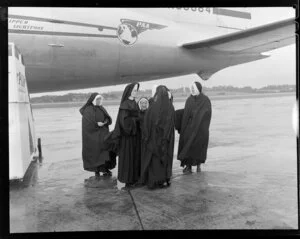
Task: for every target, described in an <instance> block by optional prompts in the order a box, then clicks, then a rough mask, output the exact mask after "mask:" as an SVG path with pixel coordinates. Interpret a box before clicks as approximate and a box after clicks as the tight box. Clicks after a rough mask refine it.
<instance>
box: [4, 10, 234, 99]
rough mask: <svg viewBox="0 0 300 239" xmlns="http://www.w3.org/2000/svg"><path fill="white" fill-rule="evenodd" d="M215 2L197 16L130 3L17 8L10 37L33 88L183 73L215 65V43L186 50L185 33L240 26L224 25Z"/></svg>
mask: <svg viewBox="0 0 300 239" xmlns="http://www.w3.org/2000/svg"><path fill="white" fill-rule="evenodd" d="M210 9H211V11H210V10H209V9H204V10H202V12H200V10H199V9H198V12H195V13H197V14H199V23H198V21H197V22H196V23H195V22H190V21H189V19H188V18H187V21H181V22H175V21H174V19H176V18H175V17H176V15H174V16H173V17H171V18H169V19H168V18H162V17H161V16H157V15H156V16H155V15H151V14H149V13H147V12H146V13H143V14H140V13H139V12H138V11H137V10H128V9H115V8H112V9H105V8H93V9H88V8H80V9H78V8H77V9H76V8H68V9H64V8H59V9H53V8H52V9H50V8H42V9H41V8H30V9H29V10H30V11H28V12H24V10H23V12H21V11H20V10H19V9H13V8H11V9H9V42H13V43H15V44H16V46H17V47H18V48H19V50H20V51H21V53H22V54H23V56H24V60H25V66H26V78H27V81H28V87H29V91H30V93H36V92H47V91H58V90H71V89H82V88H91V87H99V86H107V85H116V84H124V83H128V82H132V81H147V80H154V79H159V78H167V77H173V76H180V75H186V74H191V73H198V72H199V71H201V70H209V69H211V68H212V61H211V56H210V54H209V51H208V52H207V54H205V52H204V53H203V54H202V55H199V54H196V53H195V52H193V51H187V50H185V49H182V48H180V47H178V44H180V42H181V41H184V40H186V39H189V40H190V39H193V38H195V39H199V38H200V39H206V38H208V37H214V36H219V35H222V34H225V33H229V32H234V31H237V30H238V29H237V28H235V29H234V28H230V27H224V26H220V24H219V21H218V15H216V14H212V11H213V9H212V8H210ZM167 11H168V12H172V14H177V13H176V12H174V11H175V10H174V9H167ZM182 11H187V9H186V10H182ZM191 11H193V10H191ZM196 11H197V10H196ZM157 13H159V10H158V11H157ZM161 15H162V14H161ZM169 16H172V15H169ZM173 18H174V19H173ZM182 19H183V18H182ZM201 19H202V21H200V20H201ZM227 59H228V57H227ZM218 64H225V65H226V64H227V63H226V62H225V61H224V62H220V63H218Z"/></svg>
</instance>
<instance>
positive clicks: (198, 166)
mask: <svg viewBox="0 0 300 239" xmlns="http://www.w3.org/2000/svg"><path fill="white" fill-rule="evenodd" d="M200 172H201V167H200V165H197V173H200Z"/></svg>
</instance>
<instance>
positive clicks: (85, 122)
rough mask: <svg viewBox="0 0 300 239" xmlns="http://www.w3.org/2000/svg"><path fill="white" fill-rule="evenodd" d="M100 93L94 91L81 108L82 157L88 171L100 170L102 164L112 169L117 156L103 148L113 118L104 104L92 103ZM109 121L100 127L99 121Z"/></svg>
mask: <svg viewBox="0 0 300 239" xmlns="http://www.w3.org/2000/svg"><path fill="white" fill-rule="evenodd" d="M97 95H98V93H93V94H92V95H91V96H90V98H89V99H88V101H87V103H86V104H85V105H84V106H83V107H82V108H81V109H80V113H81V115H82V159H83V168H84V169H85V170H87V171H93V172H95V171H98V168H99V167H100V166H104V165H105V167H106V168H108V169H112V168H114V167H115V165H116V161H115V158H114V157H112V155H111V154H110V153H109V152H108V151H107V150H105V149H104V148H103V140H104V137H105V136H106V135H107V134H108V133H109V125H110V124H111V123H112V119H111V117H110V115H109V114H108V112H107V111H106V110H105V108H104V107H103V106H94V105H93V104H92V102H93V100H94V99H95V97H96V96H97ZM105 120H106V121H107V122H108V123H107V124H106V125H104V126H103V127H99V126H98V124H97V122H100V121H101V122H104V121H105Z"/></svg>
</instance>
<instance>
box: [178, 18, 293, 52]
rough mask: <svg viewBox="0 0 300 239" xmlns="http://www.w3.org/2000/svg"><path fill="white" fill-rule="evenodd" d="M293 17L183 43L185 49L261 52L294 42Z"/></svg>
mask: <svg viewBox="0 0 300 239" xmlns="http://www.w3.org/2000/svg"><path fill="white" fill-rule="evenodd" d="M295 32H296V25H295V19H294V18H292V19H287V20H283V21H279V22H275V23H271V24H268V25H264V26H259V27H255V28H252V29H248V30H243V31H240V32H235V33H231V34H228V35H225V36H220V37H215V38H211V39H207V40H203V41H198V42H190V43H184V44H183V45H181V47H183V48H186V49H191V50H195V49H201V48H211V49H214V50H217V51H223V52H231V53H262V52H266V51H271V50H274V49H277V48H280V47H284V46H287V45H290V44H293V43H295Z"/></svg>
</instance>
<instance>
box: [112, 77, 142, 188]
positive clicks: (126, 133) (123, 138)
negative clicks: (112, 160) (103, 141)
mask: <svg viewBox="0 0 300 239" xmlns="http://www.w3.org/2000/svg"><path fill="white" fill-rule="evenodd" d="M136 84H137V85H138V86H139V84H138V83H132V84H129V85H127V86H126V88H125V90H124V92H123V96H122V100H121V104H120V108H119V112H118V116H117V121H116V125H115V129H114V131H113V132H112V134H111V135H110V136H109V137H108V138H107V141H110V142H114V141H116V139H117V141H118V142H117V147H116V146H114V148H117V154H118V156H119V161H118V180H119V181H120V182H122V183H128V184H134V183H136V182H137V181H138V180H139V178H140V172H141V149H140V147H141V130H140V125H139V107H138V104H137V103H136V102H135V100H130V99H129V97H130V95H131V92H132V90H133V88H134V86H135V85H136ZM115 144H116V143H114V145H115Z"/></svg>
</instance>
